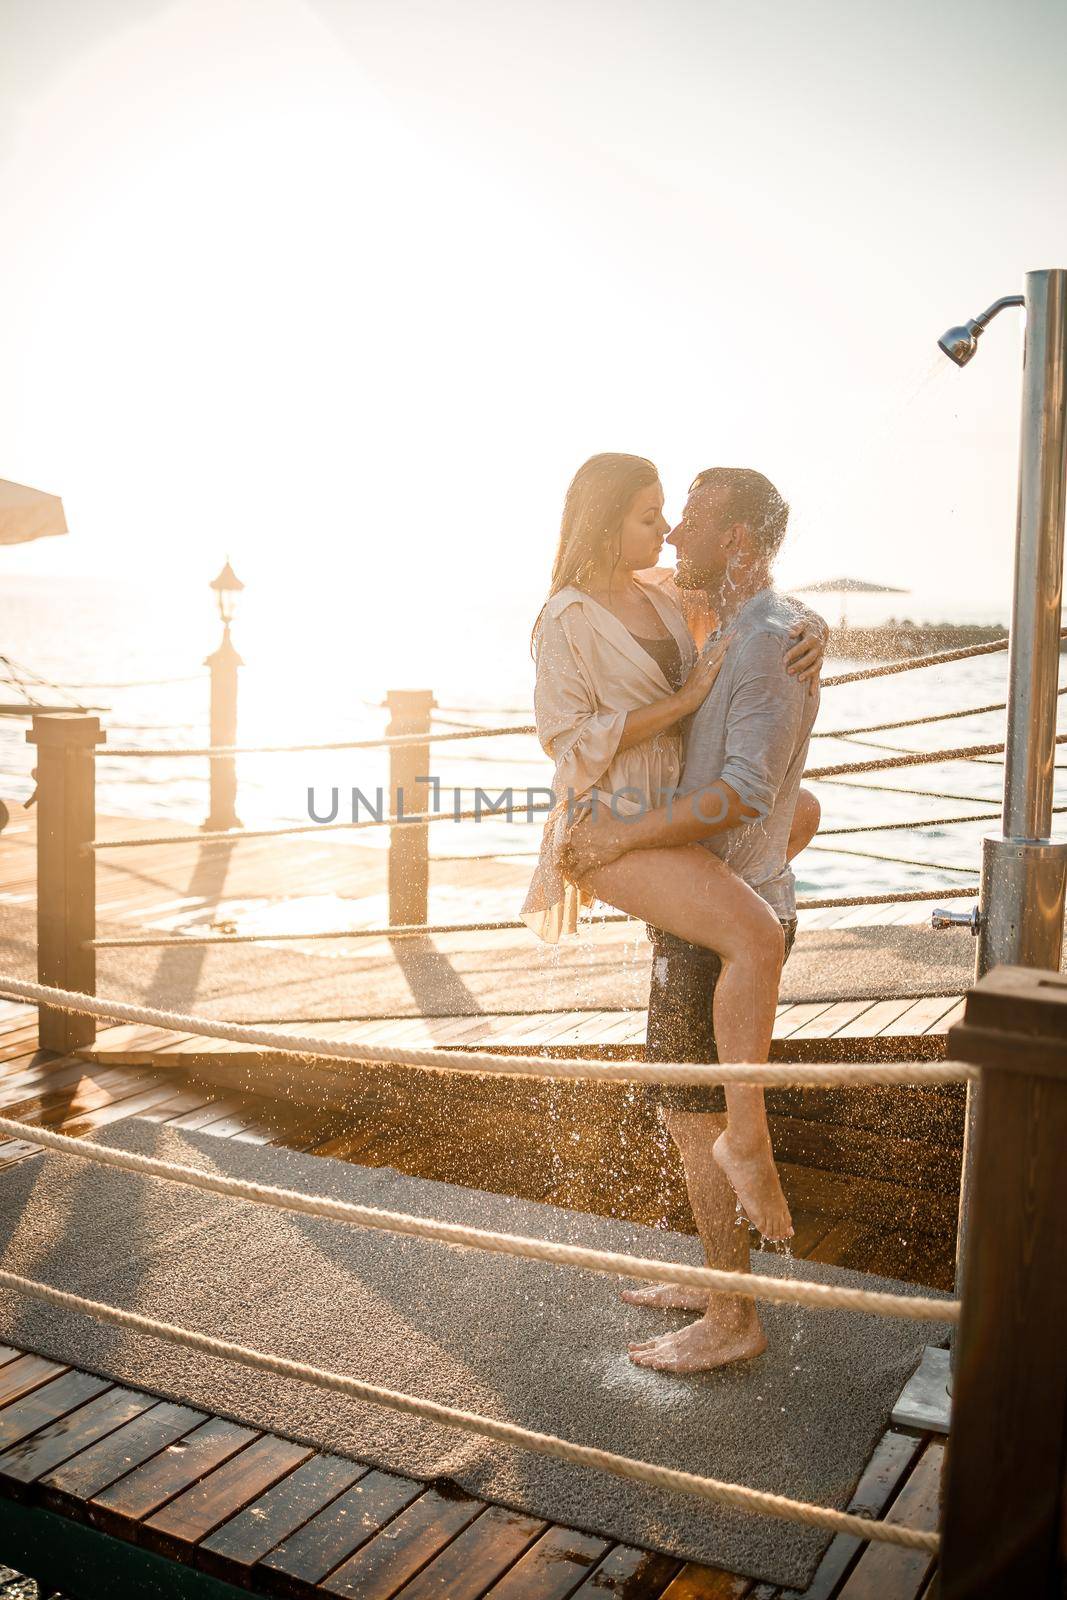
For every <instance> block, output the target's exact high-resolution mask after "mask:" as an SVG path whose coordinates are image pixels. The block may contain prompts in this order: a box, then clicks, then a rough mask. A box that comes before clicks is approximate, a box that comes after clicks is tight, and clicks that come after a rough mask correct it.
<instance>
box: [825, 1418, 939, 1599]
mask: <svg viewBox="0 0 1067 1600" xmlns="http://www.w3.org/2000/svg"><path fill="white" fill-rule="evenodd" d="M944 1453H945V1448H944V1445H943V1444H941V1443H934V1442H931V1443H930V1444H928V1445H927V1446H926V1448H925V1450H924V1451H923V1454H922V1456H921V1457H920V1459H919V1461H918V1463H917V1464H916V1467H915V1470H914V1471H913V1472H912V1474H911V1476H910V1477H909V1478H908V1479H907V1480H906V1481H905V1483H904V1486H903V1488H902V1489H901V1491H900V1493H899V1494H898V1495H897V1497H896V1499H895V1500H894V1501H893V1503H892V1505H891V1506H890V1508H889V1510H888V1512H887V1513H886V1517H885V1520H886V1522H892V1523H906V1524H907V1525H908V1526H910V1527H913V1528H923V1529H928V1530H932V1529H934V1528H936V1527H937V1522H938V1495H939V1492H940V1486H941V1467H942V1462H943V1459H944ZM933 1565H934V1557H933V1556H932V1555H929V1554H928V1553H927V1552H926V1551H923V1550H904V1549H902V1548H901V1547H900V1546H899V1545H892V1544H871V1545H868V1547H867V1548H866V1550H864V1552H863V1554H862V1555H861V1556H860V1558H859V1560H858V1562H857V1563H856V1565H855V1567H854V1568H853V1569H852V1572H851V1574H850V1575H849V1577H848V1578H847V1579H846V1580H845V1584H844V1587H843V1588H841V1589H840V1590H839V1591H838V1593H839V1595H840V1600H917V1597H918V1596H920V1595H921V1594H922V1591H923V1589H924V1588H925V1587H926V1582H927V1579H928V1578H929V1576H930V1572H931V1570H932V1568H933Z"/></svg>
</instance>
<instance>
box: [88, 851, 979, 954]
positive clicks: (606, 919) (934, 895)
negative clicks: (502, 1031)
mask: <svg viewBox="0 0 1067 1600" xmlns="http://www.w3.org/2000/svg"><path fill="white" fill-rule="evenodd" d="M857 853H859V852H857ZM862 853H863V854H866V852H862ZM876 859H879V860H884V861H891V860H892V859H893V857H891V856H882V857H877V858H876ZM908 865H916V866H926V865H928V863H927V862H925V861H923V862H915V863H908ZM948 870H949V871H950V872H964V871H969V870H971V869H969V868H965V867H950V868H948ZM974 870H975V873H977V869H974ZM977 893H978V885H977V884H975V885H973V886H972V887H971V888H959V887H957V886H956V885H954V884H935V885H934V886H933V887H932V888H929V889H897V890H892V891H889V892H886V893H880V894H860V895H828V896H825V897H823V898H812V897H804V898H802V899H800V900H798V901H797V902H796V908H797V910H798V911H829V910H832V909H834V908H841V909H847V908H849V907H851V906H888V905H902V904H904V903H905V902H907V901H910V900H956V899H970V900H973V899H974V897H975V895H976V894H977ZM643 921H644V918H642V917H631V916H629V915H628V914H627V913H626V912H624V911H612V912H608V913H607V914H606V915H605V916H601V917H582V918H581V926H582V927H585V928H595V927H599V926H600V925H601V924H603V923H619V922H632V923H639V922H643ZM526 926H527V924H526V923H525V922H521V921H520V920H519V919H518V918H514V917H512V918H500V919H499V920H498V921H484V922H400V923H380V924H378V925H377V926H376V927H371V928H315V929H311V930H309V931H308V932H306V933H290V932H283V933H270V932H266V931H264V932H260V933H160V934H134V935H131V936H129V937H125V936H124V937H115V938H108V939H87V940H86V941H85V946H84V948H85V949H87V950H147V949H155V948H163V949H165V948H171V949H173V948H176V947H178V946H182V945H187V946H188V947H189V948H190V949H192V948H193V947H194V946H198V945H217V944H258V943H260V942H261V941H262V942H263V943H297V944H299V943H300V941H301V940H304V939H307V940H316V939H414V938H427V937H430V936H432V935H435V934H452V933H510V932H512V931H515V932H517V931H518V930H519V929H520V928H526Z"/></svg>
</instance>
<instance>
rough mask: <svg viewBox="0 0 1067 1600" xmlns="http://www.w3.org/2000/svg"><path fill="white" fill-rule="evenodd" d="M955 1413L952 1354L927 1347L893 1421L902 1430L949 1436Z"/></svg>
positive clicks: (902, 1392)
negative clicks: (953, 1407)
mask: <svg viewBox="0 0 1067 1600" xmlns="http://www.w3.org/2000/svg"><path fill="white" fill-rule="evenodd" d="M951 1409H952V1375H951V1372H950V1369H949V1352H948V1351H947V1350H936V1349H935V1348H934V1347H933V1345H929V1344H928V1345H927V1346H926V1349H925V1350H924V1351H923V1357H922V1360H921V1361H920V1362H919V1365H918V1366H917V1367H916V1369H915V1371H914V1373H913V1374H912V1376H911V1377H910V1378H909V1379H908V1381H907V1383H906V1384H905V1385H904V1388H903V1389H902V1390H901V1392H900V1398H899V1400H898V1401H897V1403H896V1405H895V1406H894V1407H893V1415H892V1419H891V1420H892V1421H893V1422H894V1423H895V1424H896V1425H897V1427H900V1428H919V1429H921V1430H922V1431H923V1432H924V1433H947V1432H948V1431H949V1416H950V1413H951Z"/></svg>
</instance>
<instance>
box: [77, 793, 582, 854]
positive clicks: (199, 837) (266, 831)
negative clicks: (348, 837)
mask: <svg viewBox="0 0 1067 1600" xmlns="http://www.w3.org/2000/svg"><path fill="white" fill-rule="evenodd" d="M551 809H552V807H551V806H549V805H543V804H540V805H531V806H525V805H523V806H516V807H515V811H517V812H521V813H522V815H521V816H520V817H519V818H518V823H519V825H520V826H521V824H522V823H523V822H532V821H533V819H534V818H535V817H543V816H547V815H548V813H549V812H550V811H551ZM496 820H497V821H501V820H507V821H508V822H509V824H510V826H512V827H514V826H515V825H516V818H515V817H514V816H512V817H511V818H506V819H501V818H500V817H497V819H496ZM485 821H489V822H492V821H493V813H492V812H491V811H490V810H488V809H487V808H486V807H485V806H483V807H482V809H481V810H480V811H420V812H418V813H417V814H415V815H413V816H405V817H404V820H403V822H398V821H397V819H396V818H395V817H382V818H381V820H380V821H379V819H378V818H377V817H361V818H359V819H357V820H354V821H352V822H300V823H293V824H292V826H289V827H283V828H205V829H204V830H203V831H197V830H195V829H190V830H187V831H186V832H185V833H153V834H141V835H138V836H136V837H133V838H128V839H111V838H109V839H90V841H89V843H88V844H85V845H83V846H82V849H83V850H85V851H93V850H118V849H126V848H128V847H129V846H131V845H146V844H195V845H202V844H241V843H243V841H244V840H245V839H284V838H286V837H287V836H289V835H295V834H302V833H337V832H339V831H340V830H341V829H344V830H346V831H348V832H351V830H352V829H353V828H355V829H359V828H392V827H396V828H401V827H403V828H407V827H411V826H412V825H416V826H418V825H421V824H427V823H430V822H485Z"/></svg>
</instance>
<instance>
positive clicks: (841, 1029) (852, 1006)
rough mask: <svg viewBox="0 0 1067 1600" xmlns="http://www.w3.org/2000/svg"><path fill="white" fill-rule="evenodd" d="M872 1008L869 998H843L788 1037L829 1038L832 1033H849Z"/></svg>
mask: <svg viewBox="0 0 1067 1600" xmlns="http://www.w3.org/2000/svg"><path fill="white" fill-rule="evenodd" d="M869 1008H870V1001H869V1000H841V1001H839V1002H838V1003H837V1004H836V1005H831V1006H827V1008H826V1010H825V1011H823V1012H820V1014H819V1015H818V1016H817V1017H813V1018H812V1020H811V1021H810V1022H806V1023H804V1025H803V1026H802V1027H800V1028H797V1029H796V1030H795V1032H792V1033H790V1034H789V1035H788V1036H787V1037H789V1038H790V1039H829V1038H830V1037H831V1035H832V1034H836V1033H845V1034H847V1033H848V1031H849V1028H850V1026H851V1025H852V1023H854V1022H856V1021H858V1019H859V1018H860V1017H862V1015H863V1013H864V1012H865V1011H867V1010H868V1009H869Z"/></svg>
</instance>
